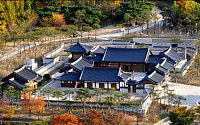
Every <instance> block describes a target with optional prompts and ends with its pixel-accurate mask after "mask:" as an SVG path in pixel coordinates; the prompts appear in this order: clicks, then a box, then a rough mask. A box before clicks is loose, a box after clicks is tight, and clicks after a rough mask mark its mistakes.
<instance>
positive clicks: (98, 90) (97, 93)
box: [93, 88, 102, 101]
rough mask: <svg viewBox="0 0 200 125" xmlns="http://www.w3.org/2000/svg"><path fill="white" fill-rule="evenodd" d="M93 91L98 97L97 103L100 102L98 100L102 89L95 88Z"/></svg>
mask: <svg viewBox="0 0 200 125" xmlns="http://www.w3.org/2000/svg"><path fill="white" fill-rule="evenodd" d="M93 90H94V95H95V96H96V101H98V98H99V96H100V94H101V91H102V89H101V88H94V89H93ZM99 100H100V99H99Z"/></svg>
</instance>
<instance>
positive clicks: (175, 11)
mask: <svg viewBox="0 0 200 125" xmlns="http://www.w3.org/2000/svg"><path fill="white" fill-rule="evenodd" d="M170 10H171V13H170V17H171V21H172V23H173V24H175V25H177V23H178V21H179V19H180V17H181V12H180V8H179V6H178V5H177V4H176V1H174V4H173V5H172V7H171V9H170Z"/></svg>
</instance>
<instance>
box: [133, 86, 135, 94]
mask: <svg viewBox="0 0 200 125" xmlns="http://www.w3.org/2000/svg"><path fill="white" fill-rule="evenodd" d="M133 93H136V85H134V86H133Z"/></svg>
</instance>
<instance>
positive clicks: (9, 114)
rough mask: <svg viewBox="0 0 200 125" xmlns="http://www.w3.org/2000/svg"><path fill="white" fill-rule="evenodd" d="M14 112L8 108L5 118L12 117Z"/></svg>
mask: <svg viewBox="0 0 200 125" xmlns="http://www.w3.org/2000/svg"><path fill="white" fill-rule="evenodd" d="M14 113H15V109H10V110H8V113H7V118H12V117H13V114H14Z"/></svg>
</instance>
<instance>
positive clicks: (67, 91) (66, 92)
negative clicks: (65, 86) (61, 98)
mask: <svg viewBox="0 0 200 125" xmlns="http://www.w3.org/2000/svg"><path fill="white" fill-rule="evenodd" d="M64 94H65V95H67V96H68V100H69V101H70V95H71V94H72V95H73V94H74V91H72V90H65V91H64Z"/></svg>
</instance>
